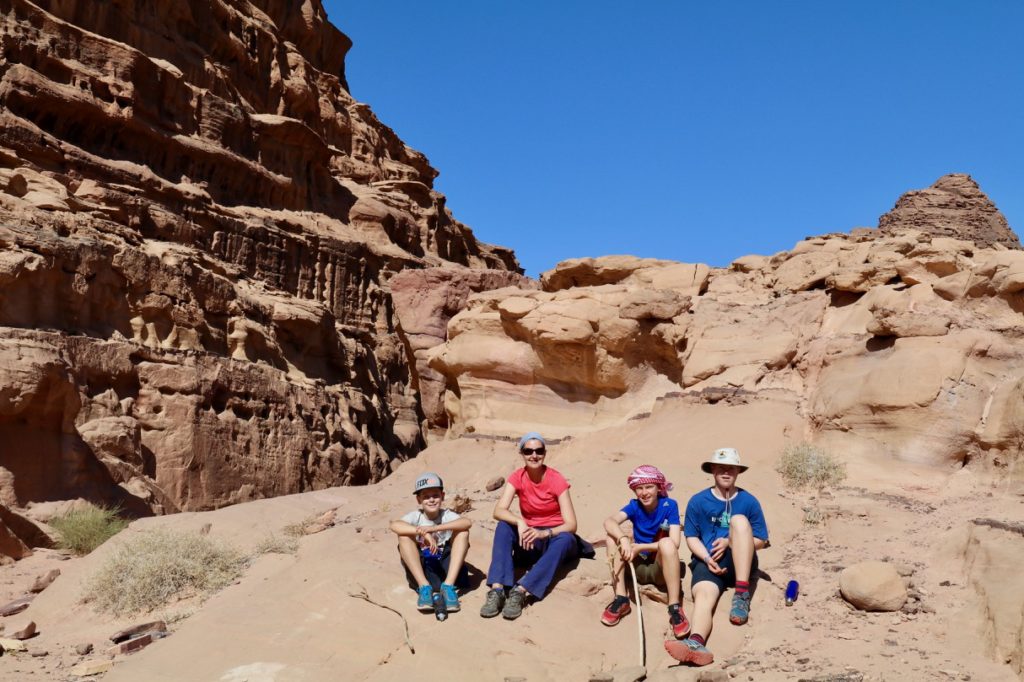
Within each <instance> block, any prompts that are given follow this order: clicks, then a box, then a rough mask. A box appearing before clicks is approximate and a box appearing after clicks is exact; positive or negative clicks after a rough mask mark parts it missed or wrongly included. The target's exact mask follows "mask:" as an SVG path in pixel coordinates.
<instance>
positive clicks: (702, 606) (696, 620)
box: [690, 580, 722, 642]
mask: <svg viewBox="0 0 1024 682" xmlns="http://www.w3.org/2000/svg"><path fill="white" fill-rule="evenodd" d="M721 594H722V593H721V592H720V591H719V589H718V585H716V584H715V583H713V582H711V581H710V580H702V581H700V582H699V583H697V584H696V585H694V586H693V613H692V614H690V624H691V625H692V628H693V629H691V630H690V634H692V635H700V636H701V637H703V638H704V641H705V642H706V641H707V640H708V637H710V636H711V627H712V625H713V623H712V620H711V618H712V616H713V615H714V613H715V606H716V605H717V604H718V597H719V596H721Z"/></svg>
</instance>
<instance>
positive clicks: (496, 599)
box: [480, 432, 578, 620]
mask: <svg viewBox="0 0 1024 682" xmlns="http://www.w3.org/2000/svg"><path fill="white" fill-rule="evenodd" d="M519 454H521V455H522V456H523V464H524V466H523V468H522V469H516V470H515V471H514V472H513V473H512V475H511V476H509V477H508V482H507V483H505V488H504V490H502V492H501V497H500V498H498V502H497V503H496V504H495V505H494V518H495V519H497V521H498V527H497V528H496V529H495V530H494V547H493V549H492V550H491V567H490V568H489V569H488V571H487V584H488V585H490V586H491V589H490V591H489V592H488V593H487V600H486V601H485V602H484V605H483V608H481V609H480V615H481V616H483V617H484V618H493V617H494V616H497V615H498V614H499V613H500V614H501V615H502V616H503V617H504V618H505V619H507V620H515V619H516V618H518V617H519V616H520V615H522V613H523V606H525V605H526V601H527V598H528V597H531V596H532V597H533V598H534V599H543V598H544V595H545V593H546V592H547V590H548V587H549V586H550V585H551V580H552V579H553V578H554V575H555V571H556V570H558V567H559V565H561V563H562V562H563V561H565V560H566V559H570V558H573V557H575V556H576V555H577V553H578V548H577V544H576V535H575V533H576V511H575V510H574V509H573V507H572V498H571V497H570V496H569V482H568V481H566V480H565V477H564V476H562V474H560V473H558V472H557V471H555V470H554V469H552V468H551V467H549V466H547V465H546V464H544V458H545V456H546V455H547V443H545V441H544V437H543V436H541V435H540V434H539V433H535V432H530V433H528V434H526V435H525V436H523V437H522V438H520V439H519ZM516 496H518V497H519V511H520V515H518V516H517V515H516V514H515V512H513V511H512V509H511V507H512V499H513V498H514V497H516ZM516 566H527V567H529V570H528V571H527V572H526V574H525V575H524V576H523V577H522V578H521V579H520V580H519V582H516V580H515V568H516ZM506 591H507V594H506Z"/></svg>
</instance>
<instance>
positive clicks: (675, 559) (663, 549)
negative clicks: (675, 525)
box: [657, 538, 682, 604]
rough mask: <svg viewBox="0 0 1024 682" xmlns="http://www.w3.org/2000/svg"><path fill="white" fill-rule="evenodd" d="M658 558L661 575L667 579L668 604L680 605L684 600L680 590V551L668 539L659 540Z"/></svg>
mask: <svg viewBox="0 0 1024 682" xmlns="http://www.w3.org/2000/svg"><path fill="white" fill-rule="evenodd" d="M657 558H658V565H659V566H661V575H663V576H664V577H665V587H666V590H667V591H668V603H669V604H680V603H681V602H682V599H681V595H680V589H679V550H678V549H677V548H676V545H675V543H674V542H672V540H670V539H668V538H662V539H661V540H659V541H658V557H657Z"/></svg>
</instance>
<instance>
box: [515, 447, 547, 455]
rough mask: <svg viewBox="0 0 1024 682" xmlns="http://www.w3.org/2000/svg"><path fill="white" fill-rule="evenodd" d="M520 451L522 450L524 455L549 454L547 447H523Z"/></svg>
mask: <svg viewBox="0 0 1024 682" xmlns="http://www.w3.org/2000/svg"><path fill="white" fill-rule="evenodd" d="M519 452H521V453H522V454H524V455H544V454H547V449H546V448H523V449H522V450H520V451H519Z"/></svg>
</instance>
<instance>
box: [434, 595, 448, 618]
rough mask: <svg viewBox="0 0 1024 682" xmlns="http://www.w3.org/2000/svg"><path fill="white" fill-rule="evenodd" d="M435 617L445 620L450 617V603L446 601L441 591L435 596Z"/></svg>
mask: <svg viewBox="0 0 1024 682" xmlns="http://www.w3.org/2000/svg"><path fill="white" fill-rule="evenodd" d="M432 601H433V603H434V618H437V619H438V620H445V619H446V618H447V617H448V605H447V604H445V603H444V597H443V596H441V593H440V592H435V593H434V597H433V600H432Z"/></svg>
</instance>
